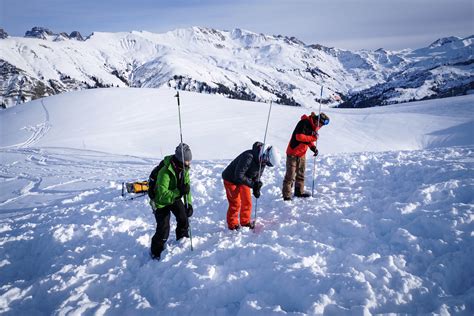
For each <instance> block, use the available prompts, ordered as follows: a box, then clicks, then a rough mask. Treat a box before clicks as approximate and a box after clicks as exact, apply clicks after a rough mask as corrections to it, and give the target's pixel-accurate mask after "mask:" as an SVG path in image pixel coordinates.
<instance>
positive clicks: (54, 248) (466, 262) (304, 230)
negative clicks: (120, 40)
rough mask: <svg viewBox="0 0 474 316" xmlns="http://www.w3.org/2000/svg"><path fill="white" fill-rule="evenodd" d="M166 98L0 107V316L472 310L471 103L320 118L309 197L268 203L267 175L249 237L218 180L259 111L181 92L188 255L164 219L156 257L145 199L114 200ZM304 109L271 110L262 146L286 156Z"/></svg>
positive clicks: (254, 134)
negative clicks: (231, 217) (236, 226)
mask: <svg viewBox="0 0 474 316" xmlns="http://www.w3.org/2000/svg"><path fill="white" fill-rule="evenodd" d="M174 95H175V91H174V90H173V89H170V88H167V87H163V88H160V89H124V88H121V89H119V88H113V89H94V90H87V91H75V92H68V93H63V94H60V95H56V96H52V97H48V98H44V99H41V100H35V101H33V102H31V103H27V104H20V105H19V106H16V107H12V108H8V109H6V110H4V111H0V129H1V136H2V137H0V314H2V315H3V314H5V315H262V316H264V315H379V314H384V315H385V314H397V315H398V314H409V315H420V314H421V315H473V314H474V265H473V264H472V262H473V260H474V236H473V233H472V232H473V230H474V221H473V218H474V196H473V194H472V192H473V187H474V172H473V171H474V138H473V137H472V135H473V132H474V111H473V106H474V95H467V96H461V97H455V98H446V99H442V100H429V101H422V102H414V103H410V104H399V105H394V106H390V107H377V108H368V109H337V108H331V109H327V110H325V111H326V112H327V114H328V115H329V116H330V118H331V123H330V124H329V125H327V126H325V127H324V128H322V129H321V130H320V132H319V135H320V140H319V141H318V148H319V149H320V156H319V157H317V158H316V159H314V160H313V157H312V156H310V152H308V155H307V172H306V179H307V180H306V184H307V185H308V189H309V188H310V185H311V178H312V170H313V166H314V165H313V162H315V163H316V169H315V170H316V181H315V183H316V187H315V196H314V198H308V199H294V200H293V201H291V202H285V201H283V199H282V197H281V185H282V181H283V177H284V175H285V167H284V164H282V165H280V166H276V167H273V168H267V169H266V170H265V172H264V173H263V177H262V182H263V187H262V196H261V197H260V199H259V203H258V207H259V208H258V220H257V227H256V229H255V230H254V231H250V230H249V229H248V228H243V229H242V230H240V231H229V230H227V229H226V224H225V216H226V210H227V199H226V195H225V190H224V187H223V183H222V178H221V173H222V171H223V170H224V168H225V167H226V166H227V165H228V164H229V163H230V161H231V159H233V158H234V157H236V156H237V155H238V154H240V153H241V152H242V151H243V150H245V149H248V148H250V146H251V145H252V143H253V142H254V141H256V140H259V139H260V140H261V139H262V138H263V134H264V131H265V127H266V124H265V123H266V122H265V121H266V118H267V115H268V105H267V104H256V103H253V102H245V101H240V100H229V99H225V98H223V97H220V96H215V95H205V94H197V93H191V92H182V93H180V95H181V108H182V121H183V137H184V141H185V142H187V143H188V144H190V146H191V148H192V151H193V157H194V159H193V162H192V166H191V183H192V186H191V191H192V194H193V207H194V215H193V216H192V217H191V227H192V236H193V246H194V248H193V249H194V250H193V251H191V250H190V240H189V239H185V240H181V241H176V240H175V238H174V237H175V236H174V229H175V227H176V224H175V223H176V222H175V219H174V217H173V218H172V219H171V234H170V238H169V240H168V242H167V248H166V250H165V251H164V252H163V255H162V259H161V260H160V261H154V260H151V259H150V256H149V247H150V239H151V237H152V236H153V234H154V232H155V219H154V216H153V214H152V212H151V209H150V206H149V204H148V200H147V197H141V198H137V199H134V200H126V198H123V197H121V195H120V193H121V190H120V189H121V182H122V181H130V180H135V179H145V178H146V177H147V176H148V175H149V173H150V171H151V169H152V168H153V167H154V166H155V165H156V164H157V163H158V162H159V161H160V159H161V157H163V156H164V155H168V154H171V153H173V152H174V148H175V146H176V145H177V144H178V143H179V140H180V137H179V125H178V111H177V105H176V99H175V97H174ZM309 111H310V109H305V108H300V107H288V106H280V105H273V106H272V112H271V116H270V121H269V125H268V126H269V130H268V137H267V141H268V142H269V143H271V144H272V145H274V146H275V148H277V149H278V150H279V151H280V152H284V150H285V148H286V145H287V143H288V141H289V138H290V135H291V132H292V130H293V128H294V126H295V124H296V123H297V122H298V120H299V118H300V116H301V114H303V113H308V112H309ZM447 112H449V115H446V113H447ZM243 127H244V128H243ZM253 212H255V211H253ZM253 214H255V213H253Z"/></svg>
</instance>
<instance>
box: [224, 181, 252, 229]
mask: <svg viewBox="0 0 474 316" xmlns="http://www.w3.org/2000/svg"><path fill="white" fill-rule="evenodd" d="M224 187H225V194H226V195H227V200H228V201H229V208H228V209H227V226H228V227H229V229H232V228H234V227H236V226H237V225H239V213H240V225H247V224H249V223H250V216H251V212H252V194H251V193H250V188H249V187H248V186H246V185H243V184H234V183H232V182H229V181H226V180H224Z"/></svg>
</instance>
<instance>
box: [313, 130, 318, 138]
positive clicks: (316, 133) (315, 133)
mask: <svg viewBox="0 0 474 316" xmlns="http://www.w3.org/2000/svg"><path fill="white" fill-rule="evenodd" d="M311 135H313V136H314V137H316V138H318V137H319V133H318V132H317V131H312V132H311Z"/></svg>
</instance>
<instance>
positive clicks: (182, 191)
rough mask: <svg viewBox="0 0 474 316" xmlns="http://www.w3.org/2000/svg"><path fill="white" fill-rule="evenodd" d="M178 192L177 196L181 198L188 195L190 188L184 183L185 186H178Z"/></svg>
mask: <svg viewBox="0 0 474 316" xmlns="http://www.w3.org/2000/svg"><path fill="white" fill-rule="evenodd" d="M178 190H179V194H181V196H183V195H186V194H188V193H189V191H190V190H191V187H190V186H189V183H186V184H183V185H180V186H179V187H178Z"/></svg>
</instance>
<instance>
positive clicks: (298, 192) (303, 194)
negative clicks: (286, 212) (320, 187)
mask: <svg viewBox="0 0 474 316" xmlns="http://www.w3.org/2000/svg"><path fill="white" fill-rule="evenodd" d="M310 196H311V193H309V192H306V191H304V190H300V189H295V197H299V198H307V197H310Z"/></svg>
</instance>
